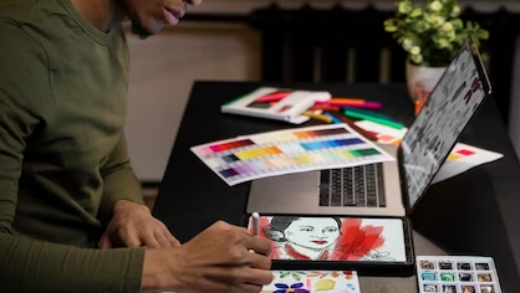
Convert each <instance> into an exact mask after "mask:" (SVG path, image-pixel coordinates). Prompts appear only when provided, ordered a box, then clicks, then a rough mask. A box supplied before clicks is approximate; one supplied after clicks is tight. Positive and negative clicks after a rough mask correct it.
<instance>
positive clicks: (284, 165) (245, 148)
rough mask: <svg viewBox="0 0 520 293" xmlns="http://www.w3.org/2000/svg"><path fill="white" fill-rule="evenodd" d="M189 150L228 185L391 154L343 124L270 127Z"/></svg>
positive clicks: (377, 160)
mask: <svg viewBox="0 0 520 293" xmlns="http://www.w3.org/2000/svg"><path fill="white" fill-rule="evenodd" d="M191 150H192V151H193V152H194V153H195V154H196V155H197V156H198V157H199V158H200V159H201V160H202V161H203V162H204V163H205V164H206V165H207V166H208V167H209V168H210V169H211V170H213V171H214V172H215V173H216V174H217V175H218V176H219V177H220V178H221V179H223V180H224V181H225V182H226V183H228V184H229V185H235V184H238V183H242V182H246V181H249V180H253V179H260V178H265V177H271V176H277V175H284V174H292V173H299V172H304V171H313V170H322V169H334V168H344V167H354V166H360V165H365V164H371V163H381V162H384V161H392V160H394V159H393V158H392V157H391V156H390V155H388V154H387V153H385V152H384V151H383V150H381V149H380V148H379V147H378V146H376V145H375V144H374V143H372V142H370V141H369V140H367V139H365V138H364V137H362V136H361V135H360V134H358V133H357V132H355V131H354V130H352V129H351V128H350V127H349V126H347V125H344V124H343V125H325V126H317V127H308V128H302V129H294V130H284V131H275V132H268V133H263V134H257V135H251V136H247V137H239V138H236V139H232V140H226V141H220V142H215V143H211V144H206V145H201V146H197V147H193V148H192V149H191Z"/></svg>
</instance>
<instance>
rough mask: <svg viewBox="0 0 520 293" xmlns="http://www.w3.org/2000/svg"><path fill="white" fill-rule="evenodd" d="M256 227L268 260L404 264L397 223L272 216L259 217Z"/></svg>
mask: <svg viewBox="0 0 520 293" xmlns="http://www.w3.org/2000/svg"><path fill="white" fill-rule="evenodd" d="M259 225H260V232H261V235H260V236H262V237H265V238H268V239H269V240H270V241H271V245H272V252H271V256H270V257H271V259H278V260H314V261H328V260H332V261H384V262H392V261H397V262H404V261H406V252H405V244H404V232H403V223H402V221H401V220H398V219H395V220H394V219H384V220H383V219H360V218H343V219H342V218H338V217H297V216H274V217H261V218H260V221H259ZM251 226H252V225H251V224H250V229H252V228H251Z"/></svg>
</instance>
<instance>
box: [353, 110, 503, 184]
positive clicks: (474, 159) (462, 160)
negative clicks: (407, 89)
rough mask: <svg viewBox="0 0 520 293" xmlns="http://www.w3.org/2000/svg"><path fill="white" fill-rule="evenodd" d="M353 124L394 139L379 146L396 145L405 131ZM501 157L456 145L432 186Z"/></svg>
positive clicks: (379, 135)
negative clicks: (469, 152)
mask: <svg viewBox="0 0 520 293" xmlns="http://www.w3.org/2000/svg"><path fill="white" fill-rule="evenodd" d="M355 124H356V125H357V126H358V127H360V128H362V129H364V130H366V131H369V132H373V133H377V134H378V135H377V136H378V137H379V138H381V137H383V136H389V137H394V138H395V140H391V139H389V138H387V139H385V140H380V141H379V143H381V144H385V143H386V144H390V143H398V142H399V141H400V140H401V139H402V138H403V137H404V135H405V133H406V131H407V129H401V130H396V129H394V128H391V127H388V126H384V125H380V124H377V123H374V122H370V121H364V120H363V121H358V122H356V123H355ZM461 150H469V151H471V152H472V153H473V154H471V155H468V156H463V155H460V154H458V153H457V152H459V151H461ZM503 157H504V156H503V155H502V154H499V153H496V152H491V151H487V150H484V149H481V148H476V147H474V146H470V145H467V144H463V143H457V144H456V145H455V147H454V148H453V150H452V151H451V153H450V157H449V158H448V159H447V160H446V161H445V162H444V164H443V165H442V167H441V169H440V170H439V172H438V173H437V175H436V176H435V178H434V179H433V182H432V184H433V183H437V182H440V181H443V180H446V179H449V178H451V177H454V176H457V175H459V174H461V173H464V172H466V171H468V170H470V169H472V168H475V167H477V166H480V165H483V164H487V163H491V162H493V161H496V160H498V159H501V158H503ZM453 158H456V159H453Z"/></svg>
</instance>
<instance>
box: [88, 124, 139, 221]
mask: <svg viewBox="0 0 520 293" xmlns="http://www.w3.org/2000/svg"><path fill="white" fill-rule="evenodd" d="M101 176H102V177H103V184H104V191H103V198H102V200H101V205H100V207H99V216H98V217H99V218H100V220H101V221H102V222H103V223H107V222H108V221H109V220H110V218H111V217H112V213H113V209H114V206H115V204H116V203H117V202H118V201H120V200H126V201H131V202H135V203H138V204H141V205H143V204H144V203H143V195H142V193H141V185H140V184H139V181H138V180H137V177H136V176H135V174H134V171H133V169H132V167H131V166H130V160H129V158H128V151H127V147H126V139H125V135H124V132H122V133H121V137H120V138H119V141H118V143H117V145H116V146H115V148H114V151H113V152H112V153H111V155H110V158H109V159H108V161H107V162H106V164H105V165H104V166H103V168H102V170H101Z"/></svg>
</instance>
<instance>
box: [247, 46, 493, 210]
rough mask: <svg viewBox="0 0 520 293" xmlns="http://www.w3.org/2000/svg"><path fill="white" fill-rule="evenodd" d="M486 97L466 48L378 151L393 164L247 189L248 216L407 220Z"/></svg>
mask: <svg viewBox="0 0 520 293" xmlns="http://www.w3.org/2000/svg"><path fill="white" fill-rule="evenodd" d="M490 95H491V85H490V82H489V79H488V77H487V74H486V72H485V69H484V66H483V64H482V60H481V57H480V54H479V51H478V48H477V46H476V45H475V43H474V42H473V41H471V40H469V41H468V42H467V43H466V44H465V46H464V47H463V48H462V50H461V51H460V53H459V54H458V56H457V57H456V58H455V59H454V60H453V61H452V62H451V64H450V65H449V67H448V68H447V70H446V72H445V73H444V74H443V76H442V77H441V79H440V81H439V82H438V84H437V85H436V87H435V88H434V89H433V91H432V92H431V94H430V96H429V98H428V100H427V102H426V103H425V105H424V106H423V108H422V110H421V111H420V113H419V114H418V115H417V117H416V119H415V121H414V122H413V124H412V125H411V127H410V128H409V130H408V131H407V133H406V135H405V136H404V138H403V139H402V141H401V143H400V145H399V146H394V145H392V146H389V145H381V148H383V149H384V150H385V151H387V152H388V153H389V154H391V155H392V156H393V157H394V158H396V160H394V161H390V162H384V163H379V164H370V165H364V166H358V167H353V168H343V169H333V170H322V171H314V172H306V173H300V174H291V175H284V176H278V177H272V178H265V179H260V180H256V181H253V182H252V185H251V189H250V194H249V201H248V205H247V212H248V213H249V214H251V213H253V212H258V213H260V214H283V215H291V214H293V215H314V216H319V215H346V216H363V217H366V216H368V217H379V216H381V217H406V216H407V215H409V214H410V213H411V212H412V210H413V209H414V208H415V207H416V206H417V203H418V202H419V201H420V199H421V197H422V196H423V195H424V194H425V192H426V190H427V189H428V187H429V185H430V183H431V182H432V180H433V179H434V177H435V175H436V174H437V172H438V171H439V169H440V168H441V166H442V164H443V163H444V161H445V160H446V159H447V157H448V155H449V154H450V152H451V151H452V149H453V148H454V146H455V144H456V143H457V141H458V139H459V137H460V135H461V134H462V132H463V130H464V129H465V128H466V126H467V125H468V124H469V122H470V120H471V119H472V118H473V117H474V116H475V113H476V111H477V109H478V108H479V107H480V105H481V104H482V102H483V101H484V100H485V99H486V98H487V97H488V96H490Z"/></svg>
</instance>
